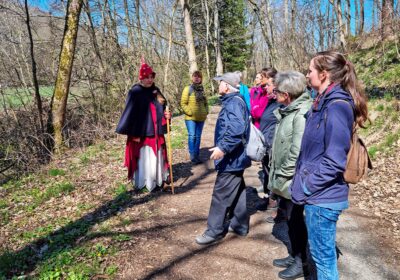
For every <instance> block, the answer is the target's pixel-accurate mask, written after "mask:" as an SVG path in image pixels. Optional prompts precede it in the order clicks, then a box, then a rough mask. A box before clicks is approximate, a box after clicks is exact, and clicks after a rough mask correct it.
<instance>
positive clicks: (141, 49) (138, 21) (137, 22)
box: [135, 0, 144, 55]
mask: <svg viewBox="0 0 400 280" xmlns="http://www.w3.org/2000/svg"><path fill="white" fill-rule="evenodd" d="M139 1H140V0H136V2H135V3H136V5H135V8H136V25H137V29H138V34H139V48H140V52H141V55H144V54H143V34H142V24H141V22H140V3H139Z"/></svg>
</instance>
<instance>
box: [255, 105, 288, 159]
mask: <svg viewBox="0 0 400 280" xmlns="http://www.w3.org/2000/svg"><path fill="white" fill-rule="evenodd" d="M282 107H283V105H282V104H280V103H278V102H277V101H276V100H275V99H270V100H269V101H268V105H267V107H266V108H265V110H264V112H263V114H262V116H261V119H260V131H261V132H262V133H263V134H264V139H265V146H266V147H267V153H268V154H270V151H271V148H272V143H273V142H274V135H275V126H276V122H277V121H278V119H277V118H276V116H275V114H274V111H275V109H276V108H282Z"/></svg>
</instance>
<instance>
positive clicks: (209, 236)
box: [196, 73, 251, 245]
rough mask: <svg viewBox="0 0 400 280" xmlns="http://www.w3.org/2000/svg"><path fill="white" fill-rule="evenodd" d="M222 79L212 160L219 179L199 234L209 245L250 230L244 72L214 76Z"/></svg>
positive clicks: (199, 241)
mask: <svg viewBox="0 0 400 280" xmlns="http://www.w3.org/2000/svg"><path fill="white" fill-rule="evenodd" d="M214 80H215V81H218V82H219V88H218V91H219V94H220V95H221V96H220V100H221V103H222V108H221V111H220V113H219V115H218V119H217V123H216V126H215V133H214V143H215V146H214V147H213V148H211V149H210V151H211V152H212V154H211V156H210V159H212V160H214V163H215V169H216V170H217V172H218V173H217V178H216V181H215V186H214V190H213V194H212V200H211V206H210V211H209V214H208V220H207V229H206V231H205V232H204V233H203V234H202V235H199V236H197V237H196V242H197V243H198V244H200V245H206V244H210V243H213V242H215V241H217V240H220V239H222V238H223V237H224V236H225V235H226V234H227V232H228V231H230V232H232V233H236V234H238V235H241V236H245V235H247V233H248V231H249V219H250V218H249V214H248V213H247V208H246V192H245V188H246V185H245V183H244V179H243V172H244V169H246V168H247V167H249V166H250V165H251V161H250V159H249V158H248V157H247V156H246V153H245V146H244V143H243V142H244V141H243V139H246V138H247V135H248V133H249V129H250V126H249V124H248V122H249V111H248V109H247V106H246V103H245V101H244V100H243V97H242V96H241V95H240V94H239V89H238V86H239V83H240V75H238V74H237V73H225V74H223V75H221V76H217V77H215V78H214Z"/></svg>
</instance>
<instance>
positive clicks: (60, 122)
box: [52, 0, 83, 152]
mask: <svg viewBox="0 0 400 280" xmlns="http://www.w3.org/2000/svg"><path fill="white" fill-rule="evenodd" d="M82 5H83V0H68V3H67V13H66V16H65V29H64V37H63V41H62V45H61V52H60V60H59V66H58V71H57V79H56V83H55V87H54V94H53V107H52V116H53V130H54V145H55V146H54V148H55V151H56V152H60V149H61V148H62V146H63V136H62V130H63V127H64V123H65V113H66V109H67V100H68V93H69V86H70V81H71V73H72V65H73V62H74V55H75V47H76V38H77V36H78V27H79V15H80V13H81V9H82Z"/></svg>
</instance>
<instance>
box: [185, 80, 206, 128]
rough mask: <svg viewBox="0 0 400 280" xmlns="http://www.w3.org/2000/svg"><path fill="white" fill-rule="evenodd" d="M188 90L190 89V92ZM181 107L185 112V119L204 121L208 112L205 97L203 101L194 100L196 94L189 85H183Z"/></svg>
mask: <svg viewBox="0 0 400 280" xmlns="http://www.w3.org/2000/svg"><path fill="white" fill-rule="evenodd" d="M190 91H192V92H191V93H190ZM181 107H182V109H183V112H184V113H185V115H186V116H185V120H192V121H197V122H204V121H205V120H206V118H207V114H208V103H207V98H206V99H205V101H204V102H201V103H197V102H196V94H195V92H194V91H193V90H190V86H187V87H185V89H184V90H183V92H182V98H181Z"/></svg>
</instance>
